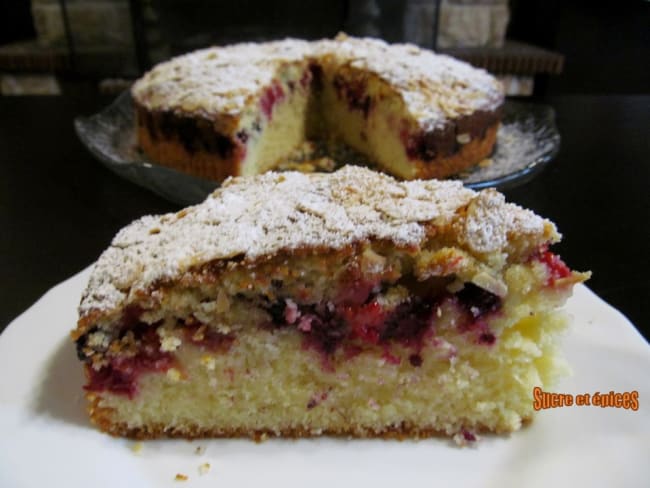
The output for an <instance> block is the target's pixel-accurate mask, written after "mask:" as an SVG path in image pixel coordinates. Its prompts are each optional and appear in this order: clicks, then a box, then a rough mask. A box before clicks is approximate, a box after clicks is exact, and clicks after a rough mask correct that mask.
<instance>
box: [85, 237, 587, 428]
mask: <svg viewBox="0 0 650 488" xmlns="http://www.w3.org/2000/svg"><path fill="white" fill-rule="evenodd" d="M385 254H388V253H385ZM448 257H449V256H447V258H448ZM546 257H547V255H546V254H541V255H540V256H539V257H537V256H536V257H534V258H532V259H529V260H527V261H526V262H524V263H519V264H504V268H503V270H502V271H503V273H502V277H501V278H500V280H502V283H501V284H502V285H503V288H501V286H500V285H498V284H496V283H497V282H499V280H496V281H492V282H491V281H490V279H488V278H486V277H485V275H484V274H483V273H484V271H481V270H479V267H478V265H477V264H476V263H475V264H474V265H473V266H472V267H471V270H468V271H467V273H468V277H469V276H470V275H471V278H472V279H473V281H476V282H479V283H481V284H482V285H483V286H485V287H487V288H491V289H492V290H493V291H494V292H499V293H501V295H497V294H496V293H493V292H491V291H488V290H486V289H484V288H481V287H479V286H477V285H476V284H475V283H473V282H472V280H471V279H468V280H461V281H459V280H458V279H457V276H459V275H463V274H464V273H465V272H464V271H462V270H460V269H458V270H456V271H457V273H455V274H454V276H447V277H444V276H436V277H432V278H426V279H419V280H418V279H417V277H416V275H417V274H418V271H416V270H417V269H418V266H420V267H422V266H423V263H422V262H419V263H418V262H416V261H413V262H410V263H409V262H408V259H406V258H405V255H404V254H400V253H395V255H393V256H386V255H384V256H381V255H379V254H377V253H375V252H374V251H372V250H370V249H365V251H364V252H362V253H361V254H349V255H344V254H343V255H341V254H334V255H332V256H330V260H331V261H330V262H327V260H322V259H321V260H319V265H320V266H321V267H324V268H326V269H329V270H330V271H329V273H328V272H326V271H324V270H322V269H320V268H319V267H318V266H317V265H316V257H305V258H304V260H303V262H302V263H301V266H296V267H295V268H292V269H289V268H288V267H286V266H285V268H286V269H282V267H283V265H282V263H281V262H280V263H271V264H269V266H270V268H269V269H264V268H263V267H261V268H259V269H258V270H257V272H251V271H250V270H249V271H246V272H245V273H244V272H242V271H241V270H240V271H231V272H230V274H229V272H224V273H222V274H221V276H219V278H218V280H212V279H205V277H206V276H209V273H208V274H207V275H206V273H202V276H204V280H203V282H202V283H201V284H196V283H195V285H194V286H193V287H192V288H189V289H185V290H178V289H175V290H174V291H173V292H171V291H165V292H163V294H165V295H166V296H165V298H164V299H163V301H162V303H159V304H157V305H155V306H152V304H149V309H147V304H146V303H145V302H142V303H140V304H138V306H137V307H131V308H130V309H127V310H126V311H125V312H124V314H123V315H122V316H121V317H119V319H118V320H119V324H116V325H113V326H111V327H110V329H109V330H106V331H102V330H101V329H100V328H92V329H90V330H89V331H88V332H87V333H86V334H85V335H83V336H82V337H80V339H79V342H78V346H79V352H80V357H82V358H83V359H84V360H85V361H86V364H87V367H86V372H87V375H88V379H89V383H88V385H87V390H88V392H89V393H88V396H89V398H90V400H91V405H92V417H93V419H94V421H95V422H97V423H98V425H100V427H101V428H102V429H104V430H106V431H108V432H112V433H115V434H120V435H133V436H141V437H149V436H156V435H183V436H201V435H226V436H227V435H242V434H243V435H251V436H256V435H259V434H260V433H262V432H266V433H273V434H278V435H279V434H282V435H292V434H298V433H299V434H300V435H318V434H321V433H333V434H352V435H384V434H387V433H391V432H393V433H394V432H400V431H403V432H404V433H409V434H411V435H425V434H427V433H428V434H430V433H434V432H440V433H446V434H452V433H455V432H458V431H460V430H462V429H469V430H482V429H485V430H490V431H497V432H499V431H511V430H515V429H517V428H518V427H519V426H520V424H521V422H522V420H524V419H527V418H529V417H530V416H531V414H532V389H533V387H534V386H540V387H545V386H548V385H549V384H550V383H551V382H552V380H553V379H554V377H555V376H557V374H558V373H559V372H560V371H561V369H562V366H561V363H560V362H559V361H558V359H557V358H556V354H555V347H556V339H557V336H558V333H559V332H560V331H561V330H562V329H563V328H564V320H563V318H562V317H561V315H558V314H557V312H555V309H556V308H557V307H558V306H559V305H561V303H562V302H563V301H564V300H565V299H566V296H567V295H568V293H569V292H570V286H567V280H568V282H570V283H573V282H575V281H576V280H575V279H574V276H573V275H572V274H571V272H570V271H569V270H568V268H566V267H565V266H564V265H563V264H561V262H560V261H559V260H553V259H546ZM427 259H428V261H427V262H428V263H430V264H431V263H432V259H433V258H432V256H428V258H427ZM310 260H311V261H310ZM334 262H337V263H338V264H339V266H338V267H337V266H335V265H334ZM433 262H434V264H432V265H433V266H437V264H435V259H433ZM343 264H345V266H343ZM272 269H275V272H274V271H272ZM308 270H310V271H311V274H310V273H309V272H308ZM336 270H339V271H338V272H337V271H336ZM340 270H343V271H340ZM353 270H356V271H353ZM204 271H205V270H204ZM258 272H259V274H258ZM292 272H295V273H297V274H298V275H299V276H300V278H298V279H296V280H295V281H296V282H295V284H290V282H289V280H286V274H287V273H292ZM283 273H284V277H285V281H282V279H281V276H283ZM251 279H252V280H253V281H252V282H251ZM249 285H251V286H249ZM504 290H505V291H506V292H505V293H503V291H504ZM111 334H112V335H111Z"/></svg>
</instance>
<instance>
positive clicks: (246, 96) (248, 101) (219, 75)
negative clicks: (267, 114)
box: [132, 35, 503, 130]
mask: <svg viewBox="0 0 650 488" xmlns="http://www.w3.org/2000/svg"><path fill="white" fill-rule="evenodd" d="M288 63H299V64H300V63H302V64H304V65H305V66H306V65H307V64H308V63H317V64H322V63H325V66H329V67H331V68H332V69H337V67H338V66H343V65H351V66H353V67H355V68H359V69H363V70H367V71H369V72H371V73H374V74H376V75H377V76H379V77H380V78H382V79H383V80H385V81H386V82H388V83H389V84H391V85H392V86H393V87H394V88H395V90H396V93H397V94H398V95H399V96H401V97H402V99H403V101H404V103H405V105H406V107H407V110H408V111H409V112H410V113H411V114H412V116H413V117H414V119H415V120H416V121H418V122H419V123H420V125H421V126H422V127H423V128H424V129H425V130H431V129H434V128H437V127H440V126H442V125H444V123H445V121H446V120H448V119H449V118H456V117H459V116H462V115H468V114H471V113H473V112H475V111H477V110H486V111H492V110H495V109H496V108H498V107H499V106H500V105H501V104H502V103H503V90H502V88H501V85H500V84H499V82H498V81H497V80H496V79H495V78H494V77H492V76H490V75H489V74H488V73H487V72H485V71H483V70H481V69H476V68H473V67H472V66H470V65H469V64H467V63H464V62H462V61H458V60H456V59H453V58H451V57H449V56H444V55H438V54H435V53H433V52H432V51H428V50H426V49H422V48H419V47H417V46H415V45H411V44H387V43H386V42H384V41H381V40H378V39H370V38H363V39H359V38H353V37H348V36H346V35H339V36H338V37H337V38H336V39H333V40H322V41H315V42H307V41H302V40H298V39H285V40H281V41H273V42H267V43H243V44H234V45H231V46H225V47H213V48H208V49H203V50H200V51H196V52H193V53H189V54H186V55H183V56H179V57H177V58H174V59H172V60H170V61H167V62H165V63H161V64H159V65H158V66H156V67H155V68H154V69H153V70H151V71H150V72H148V73H147V74H146V75H145V76H144V77H143V78H141V79H140V80H138V81H137V82H136V83H135V85H134V86H133V90H132V93H133V96H134V98H135V99H136V100H137V101H138V103H140V104H142V105H143V106H145V107H146V108H148V109H150V110H156V109H162V110H174V111H180V112H183V113H187V114H194V115H208V116H209V115H218V114H228V115H232V116H237V115H240V114H242V113H243V112H244V111H245V110H246V109H247V108H248V107H250V106H252V104H255V103H257V100H258V99H259V94H260V91H261V90H262V89H263V88H264V87H265V86H268V85H269V84H270V83H271V81H272V80H273V79H274V78H275V77H278V76H279V72H280V70H281V67H282V66H285V65H287V64H288Z"/></svg>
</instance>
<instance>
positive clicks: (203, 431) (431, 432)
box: [86, 393, 532, 442]
mask: <svg viewBox="0 0 650 488" xmlns="http://www.w3.org/2000/svg"><path fill="white" fill-rule="evenodd" d="M86 398H87V399H88V400H89V407H88V413H89V415H90V419H91V422H92V423H93V424H95V425H96V426H97V427H99V429H100V430H102V431H103V432H106V433H107V434H110V435H112V436H115V437H127V438H130V439H136V440H153V439H160V438H170V439H204V438H225V439H234V438H249V439H252V440H254V441H255V442H261V441H264V440H266V439H268V438H272V437H281V438H285V439H307V438H314V437H323V436H328V437H345V438H357V439H395V440H405V439H424V438H428V437H449V433H446V432H444V431H442V430H440V429H435V428H431V427H426V426H415V425H411V424H409V423H405V422H403V423H402V424H400V425H387V426H384V427H383V428H381V429H379V430H377V429H371V428H368V427H364V426H355V427H354V428H353V427H342V428H340V429H324V430H321V431H318V432H317V433H316V432H313V431H311V430H309V429H306V428H304V427H300V426H299V427H288V428H283V429H279V430H271V429H232V428H202V427H199V426H197V425H188V426H187V427H186V428H184V429H180V428H172V429H170V428H169V427H167V426H165V425H163V424H154V425H148V426H146V427H129V426H128V425H126V424H124V423H113V422H112V421H111V412H112V411H111V409H107V408H102V407H100V406H99V405H98V404H99V397H98V396H97V395H95V394H93V393H87V394H86ZM530 422H532V417H524V418H522V425H528V424H529V423H530ZM472 432H473V433H494V434H505V433H508V432H509V431H507V430H503V431H493V430H491V429H488V428H487V427H485V426H478V427H477V428H473V429H472Z"/></svg>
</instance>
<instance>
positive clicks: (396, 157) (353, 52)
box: [132, 35, 503, 181]
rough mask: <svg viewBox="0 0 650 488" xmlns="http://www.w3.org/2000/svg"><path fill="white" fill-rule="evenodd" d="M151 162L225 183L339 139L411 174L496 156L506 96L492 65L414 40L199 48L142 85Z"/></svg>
mask: <svg viewBox="0 0 650 488" xmlns="http://www.w3.org/2000/svg"><path fill="white" fill-rule="evenodd" d="M132 95H133V98H134V101H135V107H136V119H137V139H138V144H139V146H140V147H141V149H142V150H143V151H144V153H145V154H146V155H147V156H148V157H149V158H150V159H152V160H153V161H156V162H159V163H161V164H164V165H168V166H171V167H174V168H177V169H179V170H182V171H185V172H188V173H191V174H194V175H197V176H201V177H206V178H211V179H214V180H218V181H221V180H223V179H224V178H226V177H227V176H238V175H253V174H259V173H262V172H265V171H268V170H270V169H273V168H275V167H276V166H277V164H278V163H279V162H281V161H282V160H283V159H284V158H286V157H287V155H288V154H290V153H291V152H292V151H293V150H294V149H295V148H296V147H298V146H299V145H300V144H301V143H302V142H304V141H305V140H306V139H310V140H311V139H334V140H336V141H340V142H342V143H344V144H345V145H347V146H349V147H351V148H353V149H354V150H356V151H358V152H360V153H361V154H363V155H364V156H365V157H366V158H367V159H368V160H369V161H371V162H372V164H373V165H376V166H377V167H378V168H379V169H382V170H383V171H386V172H388V173H390V174H392V175H394V176H397V177H399V178H402V179H415V178H433V177H444V176H449V175H452V174H455V173H458V172H459V171H461V170H463V169H466V168H468V167H470V166H472V165H475V164H476V163H478V162H479V161H481V160H482V159H484V158H486V157H488V156H489V155H490V153H491V151H492V148H493V146H494V143H495V140H496V133H497V128H498V126H499V121H500V118H501V111H502V105H503V93H502V89H501V86H500V84H499V83H498V82H497V81H496V80H495V79H494V78H493V77H492V76H490V75H489V74H487V73H486V72H485V71H483V70H480V69H476V68H473V67H471V66H470V65H468V64H466V63H463V62H461V61H458V60H455V59H453V58H450V57H448V56H443V55H438V54H434V53H433V52H431V51H428V50H424V49H421V48H418V47H416V46H413V45H408V44H393V45H390V44H387V43H385V42H383V41H380V40H376V39H358V38H352V37H347V36H345V35H339V36H338V37H337V38H336V39H334V40H322V41H315V42H307V41H301V40H296V39H286V40H282V41H275V42H268V43H256V44H253V43H246V44H236V45H231V46H226V47H214V48H209V49H204V50H200V51H196V52H193V53H190V54H186V55H183V56H180V57H177V58H174V59H172V60H170V61H168V62H165V63H162V64H159V65H157V66H156V67H155V68H154V69H153V70H151V71H150V72H148V73H147V74H145V75H144V77H143V78H141V79H140V80H138V81H137V82H136V83H135V85H134V86H133V89H132Z"/></svg>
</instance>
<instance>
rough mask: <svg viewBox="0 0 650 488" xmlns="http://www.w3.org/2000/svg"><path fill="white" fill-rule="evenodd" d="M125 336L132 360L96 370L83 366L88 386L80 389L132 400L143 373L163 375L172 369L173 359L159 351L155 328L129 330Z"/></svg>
mask: <svg viewBox="0 0 650 488" xmlns="http://www.w3.org/2000/svg"><path fill="white" fill-rule="evenodd" d="M127 333H130V334H132V335H133V340H134V344H135V345H136V347H137V352H136V353H135V354H134V355H132V356H128V355H124V356H119V357H115V358H109V363H108V365H106V366H102V367H101V368H100V369H99V370H95V369H94V368H92V367H91V366H87V367H86V371H87V373H88V384H87V385H86V386H84V389H85V390H87V391H110V392H111V393H115V394H118V395H127V396H128V397H129V398H133V396H134V395H135V394H136V393H137V380H138V378H139V377H140V375H142V374H143V373H147V372H165V371H167V370H168V369H169V368H171V367H172V366H173V365H174V363H175V360H174V357H173V356H172V355H171V354H170V353H168V352H162V351H161V350H160V338H159V337H158V334H157V333H156V330H155V327H151V326H147V325H145V324H142V325H141V326H137V327H134V328H132V329H129V331H128V332H127Z"/></svg>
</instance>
